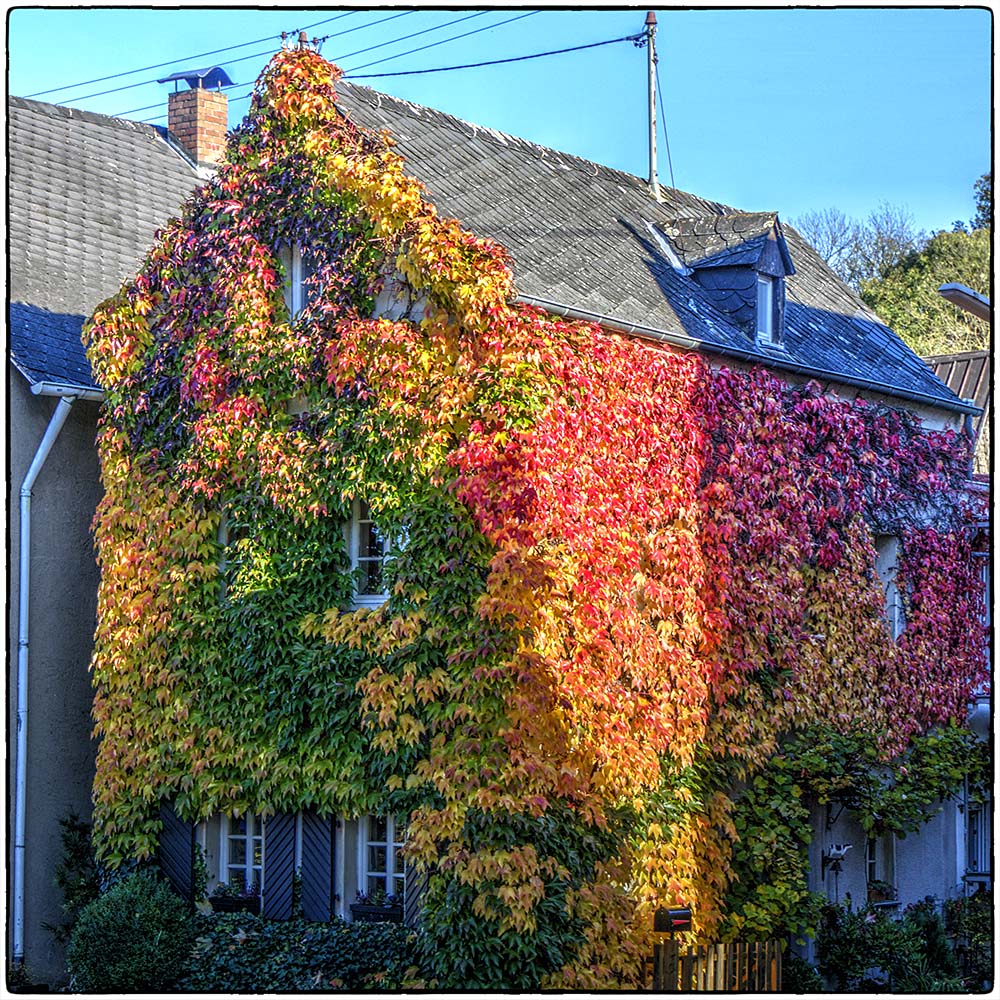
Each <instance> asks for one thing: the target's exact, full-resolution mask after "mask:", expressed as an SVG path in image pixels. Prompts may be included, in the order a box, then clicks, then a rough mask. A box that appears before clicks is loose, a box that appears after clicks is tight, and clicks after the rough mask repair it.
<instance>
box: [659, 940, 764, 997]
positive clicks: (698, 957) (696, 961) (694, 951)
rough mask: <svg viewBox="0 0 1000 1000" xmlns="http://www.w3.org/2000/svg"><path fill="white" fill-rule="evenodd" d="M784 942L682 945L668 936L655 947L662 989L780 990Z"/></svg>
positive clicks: (712, 990)
mask: <svg viewBox="0 0 1000 1000" xmlns="http://www.w3.org/2000/svg"><path fill="white" fill-rule="evenodd" d="M781 948H782V945H781V942H780V941H732V942H730V943H729V944H702V945H694V946H692V945H682V944H681V943H680V942H679V941H674V940H671V939H668V940H666V941H664V942H663V943H662V944H658V945H655V946H654V949H653V990H654V992H658V993H698V992H719V993H779V992H781Z"/></svg>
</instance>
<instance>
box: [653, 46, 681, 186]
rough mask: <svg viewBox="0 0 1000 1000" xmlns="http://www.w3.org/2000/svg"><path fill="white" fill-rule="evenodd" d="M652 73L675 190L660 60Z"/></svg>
mask: <svg viewBox="0 0 1000 1000" xmlns="http://www.w3.org/2000/svg"><path fill="white" fill-rule="evenodd" d="M653 73H654V74H655V76H656V96H657V97H658V98H659V101H660V118H661V120H662V121H663V145H664V146H666V147H667V166H668V167H670V186H671V187H672V188H676V187H677V185H676V184H675V183H674V164H673V161H672V160H671V159H670V140H669V139H668V138H667V113H666V110H665V109H664V107H663V94H662V93H661V91H660V60H659V59H656V60H655V61H654V63H653Z"/></svg>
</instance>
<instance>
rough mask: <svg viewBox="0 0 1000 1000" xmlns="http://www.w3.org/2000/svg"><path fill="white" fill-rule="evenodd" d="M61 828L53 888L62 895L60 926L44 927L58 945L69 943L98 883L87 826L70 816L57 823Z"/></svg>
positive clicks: (96, 891)
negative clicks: (60, 844) (58, 855)
mask: <svg viewBox="0 0 1000 1000" xmlns="http://www.w3.org/2000/svg"><path fill="white" fill-rule="evenodd" d="M59 826H60V827H61V828H62V832H61V834H60V838H61V839H62V847H63V858H62V861H60V862H59V864H58V865H57V866H56V875H55V879H54V881H55V884H56V886H57V887H58V888H60V889H62V893H63V904H62V910H63V917H64V919H63V922H62V923H61V924H60V925H58V926H57V925H55V924H44V925H43V926H44V927H45V929H46V930H50V931H52V933H53V935H54V936H55V939H56V940H57V941H58V942H59V943H60V944H66V942H67V941H69V937H70V934H71V933H72V931H73V926H74V925H75V924H76V921H77V918H78V917H79V916H80V912H81V910H83V908H84V907H85V906H86V905H87V904H88V903H89V902H90V901H91V900H94V899H96V898H97V897H98V895H100V879H99V876H98V868H97V862H96V860H95V859H94V848H93V846H92V845H91V842H90V824H89V823H87V822H85V821H84V820H82V819H80V817H79V816H77V815H76V813H73V812H71V813H70V814H69V815H68V816H66V817H65V818H64V819H61V820H59Z"/></svg>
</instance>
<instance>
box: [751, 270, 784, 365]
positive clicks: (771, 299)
mask: <svg viewBox="0 0 1000 1000" xmlns="http://www.w3.org/2000/svg"><path fill="white" fill-rule="evenodd" d="M781 292H782V287H781V279H780V278H775V277H772V276H771V275H770V274H761V273H760V272H759V271H758V272H757V321H756V322H757V343H759V344H764V345H766V346H769V347H780V346H781V301H780V298H779V296H780V295H781Z"/></svg>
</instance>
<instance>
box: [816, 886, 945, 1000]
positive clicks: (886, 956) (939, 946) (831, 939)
mask: <svg viewBox="0 0 1000 1000" xmlns="http://www.w3.org/2000/svg"><path fill="white" fill-rule="evenodd" d="M816 953H817V957H818V959H819V969H820V972H822V973H823V975H824V976H825V977H826V978H827V979H828V980H830V981H831V982H832V983H833V984H834V986H835V987H836V988H837V989H838V990H841V991H845V990H846V991H848V992H859V991H861V992H878V991H881V990H885V989H890V990H895V991H901V992H908V993H909V992H916V993H923V992H941V991H949V990H955V991H961V988H962V984H961V980H960V979H959V977H958V975H957V973H958V965H957V963H956V961H955V956H954V953H953V951H952V948H951V946H950V944H949V943H948V940H947V938H946V937H945V934H944V925H943V924H942V922H941V918H940V916H938V914H937V911H936V908H935V905H934V900H933V899H932V898H931V897H928V898H927V899H926V900H924V901H923V902H921V903H916V904H914V905H913V906H910V907H907V909H906V911H905V912H904V914H903V916H902V917H901V918H896V917H892V916H889V915H888V914H887V913H886V912H885V911H884V910H881V911H877V910H873V909H867V910H859V911H857V912H856V913H855V912H852V911H851V910H849V909H846V908H845V907H843V906H827V907H826V909H825V912H824V919H823V925H822V928H821V930H820V933H819V935H818V937H817V939H816Z"/></svg>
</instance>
